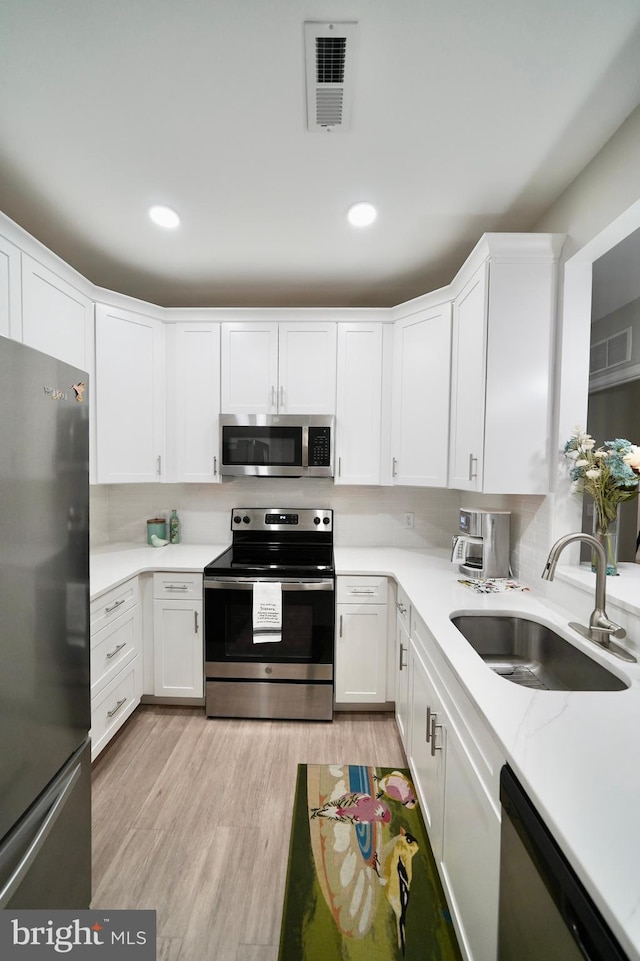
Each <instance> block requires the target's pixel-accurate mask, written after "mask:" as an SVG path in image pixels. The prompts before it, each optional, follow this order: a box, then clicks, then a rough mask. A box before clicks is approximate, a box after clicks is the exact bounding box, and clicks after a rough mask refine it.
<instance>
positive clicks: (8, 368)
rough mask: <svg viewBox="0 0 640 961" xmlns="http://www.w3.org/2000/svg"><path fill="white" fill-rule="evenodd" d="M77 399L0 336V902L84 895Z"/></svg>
mask: <svg viewBox="0 0 640 961" xmlns="http://www.w3.org/2000/svg"><path fill="white" fill-rule="evenodd" d="M88 396H89V391H88V383H87V375H86V374H85V373H83V372H82V371H80V370H77V369H75V368H73V367H70V366H68V365H67V364H63V363H61V362H59V361H57V360H54V359H53V358H51V357H48V356H47V355H46V354H42V353H40V352H38V351H35V350H32V349H31V348H29V347H25V346H23V345H22V344H19V343H16V342H15V341H11V340H8V339H7V338H5V337H0V908H6V907H11V908H49V909H52V908H71V909H81V908H88V907H89V902H90V899H91V798H90V784H91V781H90V774H91V766H90V744H89V727H90V701H89V630H88V624H89V486H88V463H89V441H88V427H89V411H88Z"/></svg>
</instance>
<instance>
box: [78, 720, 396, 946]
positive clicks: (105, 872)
mask: <svg viewBox="0 0 640 961" xmlns="http://www.w3.org/2000/svg"><path fill="white" fill-rule="evenodd" d="M314 763H315V764H330V763H337V764H342V763H350V764H369V765H376V764H377V765H381V766H392V767H405V766H406V760H405V757H404V754H403V750H402V746H401V743H400V739H399V737H398V734H397V731H396V726H395V720H394V718H393V715H391V714H344V713H343V714H336V715H335V719H334V721H333V723H327V722H302V721H235V720H214V719H207V718H205V716H204V713H203V710H202V709H192V708H178V707H176V708H172V707H157V706H153V705H145V706H141V707H139V708H138V710H137V711H136V713H135V714H134V715H133V716H132V718H131V719H130V721H129V722H128V724H126V725H125V727H124V728H123V730H122V731H121V732H120V733H119V734H118V735H117V736H116V738H114V740H113V741H112V742H111V744H110V745H109V746H108V747H107V748H106V750H105V751H104V752H103V753H102V755H101V756H100V757H99V758H98V760H97V761H96V763H95V764H94V767H93V901H92V906H93V907H94V908H101V909H102V908H110V909H116V908H151V909H155V910H156V911H157V933H158V961H276V959H277V956H278V942H279V937H280V923H281V917H282V901H283V895H284V883H285V875H286V865H287V855H288V850H289V833H290V827H291V811H292V806H293V797H294V790H295V779H296V769H297V765H298V764H314Z"/></svg>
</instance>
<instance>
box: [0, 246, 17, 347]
mask: <svg viewBox="0 0 640 961" xmlns="http://www.w3.org/2000/svg"><path fill="white" fill-rule="evenodd" d="M20 276H21V274H20V250H19V248H18V247H16V246H15V244H12V243H11V241H10V240H7V239H6V237H3V236H1V235H0V334H1V335H2V336H3V337H11V338H12V339H13V340H22V285H21V283H20Z"/></svg>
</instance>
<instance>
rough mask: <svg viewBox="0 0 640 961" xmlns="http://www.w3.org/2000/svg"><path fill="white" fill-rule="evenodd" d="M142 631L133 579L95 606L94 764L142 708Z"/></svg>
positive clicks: (92, 745) (93, 622)
mask: <svg viewBox="0 0 640 961" xmlns="http://www.w3.org/2000/svg"><path fill="white" fill-rule="evenodd" d="M141 642H142V627H141V616H140V603H139V594H138V581H137V578H135V577H133V578H131V579H130V580H128V581H126V582H125V583H124V584H120V585H119V586H118V587H115V588H113V589H112V590H110V591H107V592H106V593H104V594H102V595H101V596H100V597H97V598H95V599H94V600H93V601H92V602H91V759H92V760H93V759H95V758H96V757H97V756H98V754H99V753H100V751H102V749H103V748H104V747H105V746H106V745H107V744H108V742H109V741H110V740H111V738H112V737H113V735H114V734H115V733H116V731H117V730H118V729H119V728H120V727H121V726H122V725H123V724H124V722H125V721H126V720H127V718H128V717H129V716H130V715H131V714H132V713H133V711H134V710H135V708H136V707H137V706H138V704H139V703H140V697H141V695H142V656H141V653H140V652H141Z"/></svg>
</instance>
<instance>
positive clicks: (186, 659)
mask: <svg viewBox="0 0 640 961" xmlns="http://www.w3.org/2000/svg"><path fill="white" fill-rule="evenodd" d="M153 662H154V686H153V693H154V694H155V696H156V697H197V698H201V697H202V696H203V684H204V663H203V649H202V602H201V601H193V600H190V599H188V598H185V600H184V601H178V600H175V601H174V600H155V601H154V603H153Z"/></svg>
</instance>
